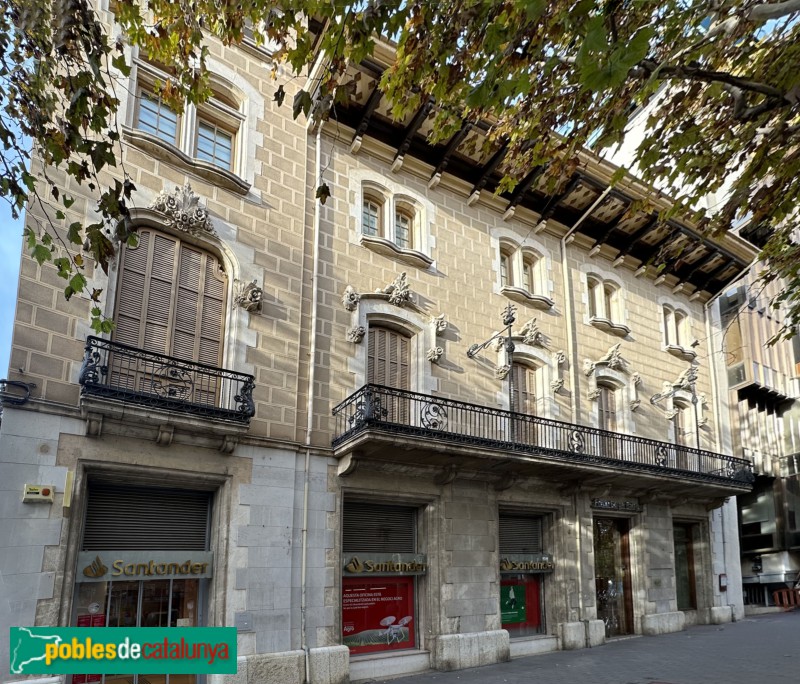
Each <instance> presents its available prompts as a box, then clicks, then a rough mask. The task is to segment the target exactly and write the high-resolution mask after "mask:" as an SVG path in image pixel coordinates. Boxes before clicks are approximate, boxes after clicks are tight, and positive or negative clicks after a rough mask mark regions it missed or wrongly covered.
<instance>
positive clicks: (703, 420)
mask: <svg viewBox="0 0 800 684" xmlns="http://www.w3.org/2000/svg"><path fill="white" fill-rule="evenodd" d="M706 425H708V418H706V417H705V416H703V417H702V418H700V419H699V420H698V421H697V427H705V426H706Z"/></svg>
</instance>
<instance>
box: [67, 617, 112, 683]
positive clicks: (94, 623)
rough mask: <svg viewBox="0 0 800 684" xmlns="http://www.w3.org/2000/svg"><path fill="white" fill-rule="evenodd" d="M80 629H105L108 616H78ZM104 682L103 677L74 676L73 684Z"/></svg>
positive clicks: (93, 675)
mask: <svg viewBox="0 0 800 684" xmlns="http://www.w3.org/2000/svg"><path fill="white" fill-rule="evenodd" d="M77 624H78V627H105V626H106V616H105V615H104V614H102V613H97V614H95V615H92V614H91V613H84V614H83V615H78V620H77ZM102 680H103V675H99V674H91V675H77V674H76V675H72V684H92V682H100V681H102Z"/></svg>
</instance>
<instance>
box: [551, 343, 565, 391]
mask: <svg viewBox="0 0 800 684" xmlns="http://www.w3.org/2000/svg"><path fill="white" fill-rule="evenodd" d="M553 361H554V362H555V366H556V367H555V375H556V377H555V378H553V380H551V381H550V390H551V391H552V392H553V393H554V394H557V393H558V392H560V391H561V390H562V389H564V377H563V376H562V374H561V371H562V370H563V368H564V366H565V365H566V363H567V355H566V354H565V353H564V352H563V351H562V350H560V349H559V350H558V351H557V352H556V353H555V354H553Z"/></svg>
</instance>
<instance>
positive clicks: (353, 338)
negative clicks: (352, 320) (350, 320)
mask: <svg viewBox="0 0 800 684" xmlns="http://www.w3.org/2000/svg"><path fill="white" fill-rule="evenodd" d="M366 334H367V329H366V328H365V327H364V326H363V325H358V326H356V327H355V328H350V329H348V331H347V340H348V341H349V342H352V343H353V344H361V340H363V339H364V335H366Z"/></svg>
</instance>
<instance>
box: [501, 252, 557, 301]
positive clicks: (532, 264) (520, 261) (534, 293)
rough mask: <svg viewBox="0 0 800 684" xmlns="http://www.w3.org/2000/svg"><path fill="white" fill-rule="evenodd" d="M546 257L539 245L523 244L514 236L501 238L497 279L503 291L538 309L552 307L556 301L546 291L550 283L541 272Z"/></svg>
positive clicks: (506, 294)
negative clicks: (535, 246)
mask: <svg viewBox="0 0 800 684" xmlns="http://www.w3.org/2000/svg"><path fill="white" fill-rule="evenodd" d="M544 259H545V257H544V256H543V253H542V252H541V251H540V250H539V249H538V248H532V247H529V246H527V245H520V244H518V243H517V242H516V241H515V240H514V239H513V238H510V237H501V238H499V239H498V253H497V281H496V282H497V287H498V290H499V292H500V294H502V295H504V296H506V297H508V298H509V299H513V300H515V301H518V302H521V303H523V304H529V305H531V306H533V307H534V308H537V309H541V310H544V311H546V310H548V309H550V308H551V307H552V306H553V304H554V302H553V300H552V299H551V298H550V297H549V296H547V294H545V292H546V291H547V290H548V283H547V281H546V279H545V278H544V276H543V275H542V273H541V272H540V269H541V268H543V267H544Z"/></svg>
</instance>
